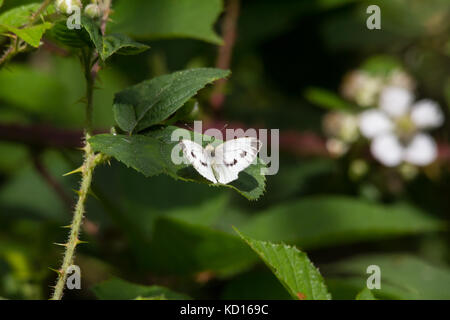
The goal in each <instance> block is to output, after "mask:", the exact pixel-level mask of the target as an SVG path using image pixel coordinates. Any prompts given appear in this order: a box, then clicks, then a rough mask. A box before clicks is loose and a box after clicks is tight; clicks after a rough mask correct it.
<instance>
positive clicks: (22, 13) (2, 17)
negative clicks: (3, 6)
mask: <svg viewBox="0 0 450 320" xmlns="http://www.w3.org/2000/svg"><path fill="white" fill-rule="evenodd" d="M39 6H40V3H33V4H29V5H25V6H19V7H16V8H13V9H11V10H8V11H6V12H3V13H2V14H0V33H3V32H5V31H7V28H8V27H16V28H18V27H20V26H22V25H24V24H26V23H27V22H28V21H29V19H30V16H31V14H32V13H33V12H35V11H36V10H37V9H38V8H39Z"/></svg>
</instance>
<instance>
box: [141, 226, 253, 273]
mask: <svg viewBox="0 0 450 320" xmlns="http://www.w3.org/2000/svg"><path fill="white" fill-rule="evenodd" d="M134 250H137V251H138V252H140V253H141V254H140V255H138V259H139V260H140V262H141V264H142V265H144V266H145V267H147V268H149V269H150V270H152V271H153V272H156V273H159V274H178V275H182V274H194V273H198V272H206V271H207V272H211V273H213V274H215V275H218V276H220V277H226V276H230V275H233V274H235V273H237V272H241V271H242V270H246V269H248V268H249V267H251V266H252V265H253V264H254V263H255V262H256V261H257V257H256V255H254V254H253V252H252V251H251V250H250V249H249V248H248V247H247V246H246V245H245V244H244V243H243V242H242V241H241V240H240V239H239V238H238V237H236V236H234V235H231V234H229V233H226V232H223V231H219V230H215V229H212V228H209V227H205V226H201V225H194V224H192V223H189V222H186V221H182V220H180V219H177V218H171V217H161V218H159V219H157V221H156V223H155V227H154V233H153V236H152V237H151V239H150V241H141V242H140V243H135V244H134ZM144 250H145V251H144ZM143 252H145V254H143Z"/></svg>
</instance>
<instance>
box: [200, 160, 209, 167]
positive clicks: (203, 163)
mask: <svg viewBox="0 0 450 320" xmlns="http://www.w3.org/2000/svg"><path fill="white" fill-rule="evenodd" d="M200 163H201V165H202V166H204V167H207V166H208V164H207V163H206V162H203V161H201V160H200Z"/></svg>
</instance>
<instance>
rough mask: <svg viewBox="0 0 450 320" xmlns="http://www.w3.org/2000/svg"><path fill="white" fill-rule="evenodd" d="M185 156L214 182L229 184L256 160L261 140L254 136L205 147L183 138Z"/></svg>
mask: <svg viewBox="0 0 450 320" xmlns="http://www.w3.org/2000/svg"><path fill="white" fill-rule="evenodd" d="M180 145H181V149H182V150H183V155H184V157H185V158H186V159H187V160H188V161H189V163H191V164H192V166H193V167H194V168H195V169H196V170H197V171H198V173H200V174H201V175H202V176H203V177H205V178H206V179H208V180H209V181H212V182H213V183H222V184H227V183H230V182H231V181H234V180H236V179H238V177H239V172H241V171H242V170H244V169H245V168H247V167H248V166H249V165H251V164H252V162H253V161H254V160H255V158H256V156H257V154H258V152H259V149H260V148H261V142H260V141H259V140H258V139H256V138H252V137H245V138H237V139H233V140H229V141H226V142H224V143H222V144H221V145H218V146H217V147H214V146H212V145H211V144H209V145H207V146H206V147H205V148H203V147H202V146H201V145H199V144H198V143H195V142H193V141H191V140H185V139H183V140H181V141H180Z"/></svg>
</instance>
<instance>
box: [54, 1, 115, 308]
mask: <svg viewBox="0 0 450 320" xmlns="http://www.w3.org/2000/svg"><path fill="white" fill-rule="evenodd" d="M104 4H106V5H107V6H106V7H103V8H102V10H105V11H104V14H103V17H102V21H101V32H102V35H104V34H105V29H106V22H107V21H108V17H109V13H110V11H111V10H110V5H111V1H110V0H104ZM82 63H83V65H84V68H85V70H84V73H85V78H86V123H87V125H86V134H85V140H84V143H85V145H84V148H83V150H84V163H83V165H82V167H81V173H82V179H81V188H80V190H79V195H78V202H77V204H76V206H75V212H74V215H73V221H72V224H71V226H70V234H69V241H68V242H67V243H66V244H64V246H65V247H66V251H65V253H64V259H63V263H62V266H61V269H59V270H58V271H57V272H58V280H57V282H56V286H55V291H54V292H53V296H52V300H60V299H61V298H62V295H63V291H64V287H65V285H66V280H67V269H68V268H69V267H70V266H71V265H72V263H73V260H74V255H75V248H76V246H77V245H78V244H80V243H81V241H80V240H79V238H78V236H79V234H80V227H81V225H82V222H83V216H84V213H85V208H84V203H85V201H86V198H87V194H88V192H89V189H90V188H91V183H92V174H93V172H94V169H95V167H96V166H97V165H98V164H99V163H101V162H103V161H104V160H105V158H106V157H105V156H104V155H103V154H101V153H100V154H97V155H96V154H95V153H94V151H93V150H92V148H91V145H90V144H89V138H90V136H91V134H92V116H93V94H94V85H95V79H96V77H97V74H98V72H99V70H100V65H99V63H98V52H92V51H90V50H89V51H84V52H82Z"/></svg>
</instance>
